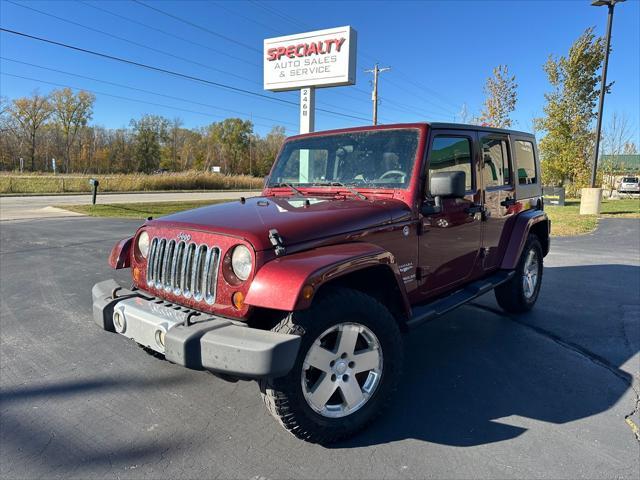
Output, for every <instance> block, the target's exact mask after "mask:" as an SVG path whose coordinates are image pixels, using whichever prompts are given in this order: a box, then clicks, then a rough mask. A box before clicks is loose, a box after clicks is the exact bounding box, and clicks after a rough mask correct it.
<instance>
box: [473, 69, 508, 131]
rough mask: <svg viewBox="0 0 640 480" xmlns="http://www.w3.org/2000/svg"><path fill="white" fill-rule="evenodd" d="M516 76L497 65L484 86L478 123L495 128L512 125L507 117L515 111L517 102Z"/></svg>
mask: <svg viewBox="0 0 640 480" xmlns="http://www.w3.org/2000/svg"><path fill="white" fill-rule="evenodd" d="M517 90H518V84H517V83H516V76H515V75H510V74H509V68H508V67H507V66H506V65H498V66H497V67H496V68H494V69H493V75H492V76H491V77H489V78H487V83H486V84H485V86H484V93H485V96H486V98H485V100H484V105H483V107H482V112H481V113H480V118H479V119H478V123H480V124H481V125H487V126H490V127H496V128H509V127H511V125H512V121H511V118H510V117H509V115H510V114H511V112H513V111H514V110H515V109H516V102H517V101H518V92H517Z"/></svg>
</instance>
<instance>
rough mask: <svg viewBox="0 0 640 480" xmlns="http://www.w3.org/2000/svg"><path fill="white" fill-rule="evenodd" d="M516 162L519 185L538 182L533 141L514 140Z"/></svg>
mask: <svg viewBox="0 0 640 480" xmlns="http://www.w3.org/2000/svg"><path fill="white" fill-rule="evenodd" d="M514 147H515V148H514V149H515V154H516V163H517V165H518V170H517V178H518V184H519V185H531V184H533V183H537V181H538V178H537V176H536V175H537V172H536V160H535V156H534V154H533V143H531V142H527V141H525V140H516V141H515V142H514Z"/></svg>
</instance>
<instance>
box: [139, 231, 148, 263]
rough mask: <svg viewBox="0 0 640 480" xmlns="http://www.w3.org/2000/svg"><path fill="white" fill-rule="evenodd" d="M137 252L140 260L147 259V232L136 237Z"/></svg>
mask: <svg viewBox="0 0 640 480" xmlns="http://www.w3.org/2000/svg"><path fill="white" fill-rule="evenodd" d="M138 251H139V252H140V255H142V258H147V255H148V254H149V234H148V233H147V232H142V233H141V234H140V235H139V236H138Z"/></svg>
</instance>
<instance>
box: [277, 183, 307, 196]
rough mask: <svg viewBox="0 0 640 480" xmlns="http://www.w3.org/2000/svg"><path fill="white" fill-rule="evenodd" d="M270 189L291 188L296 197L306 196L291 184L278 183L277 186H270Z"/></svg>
mask: <svg viewBox="0 0 640 480" xmlns="http://www.w3.org/2000/svg"><path fill="white" fill-rule="evenodd" d="M269 187H270V188H278V187H287V188H290V189H291V190H292V191H293V193H295V194H296V195H298V196H300V197H304V194H303V193H302V192H301V191H300V190H298V189H297V188H296V187H294V186H293V185H291V184H290V183H276V184H275V185H269Z"/></svg>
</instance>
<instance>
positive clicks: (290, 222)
mask: <svg viewBox="0 0 640 480" xmlns="http://www.w3.org/2000/svg"><path fill="white" fill-rule="evenodd" d="M307 201H308V203H309V204H308V205H306V203H307ZM410 214H411V210H410V208H409V207H408V206H407V205H406V204H405V203H404V202H401V201H400V200H393V199H381V200H361V199H351V198H341V199H336V198H326V197H324V198H323V197H318V198H313V197H252V198H247V199H246V201H245V202H244V203H243V202H242V201H235V202H229V203H223V204H218V205H211V206H207V207H201V208H196V209H194V210H187V211H184V212H179V213H175V214H172V215H168V216H166V217H162V218H160V219H158V220H152V221H150V222H148V225H149V226H157V227H175V228H183V229H185V230H201V231H209V232H212V233H220V234H224V235H233V236H236V237H240V238H244V239H245V240H247V241H249V242H250V243H251V244H252V245H253V246H254V248H255V249H256V250H258V251H260V250H266V249H270V248H273V246H272V245H271V243H270V242H269V230H271V229H273V228H275V229H276V230H278V233H279V234H280V236H281V237H282V239H283V241H284V245H285V246H287V245H295V244H297V243H301V242H306V241H310V240H315V239H320V238H325V237H331V236H334V235H340V234H346V233H349V232H354V231H359V230H364V229H367V228H372V227H376V226H379V225H385V224H388V223H390V222H392V221H396V220H399V219H402V218H406V217H408V216H409V215H410Z"/></svg>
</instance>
